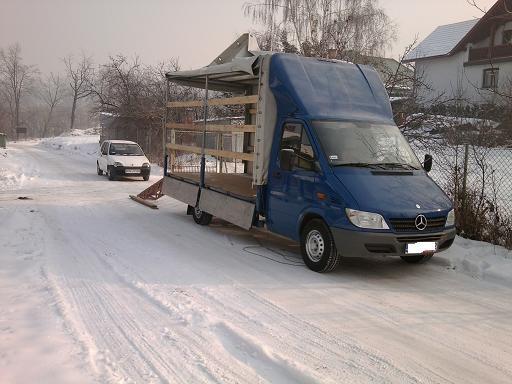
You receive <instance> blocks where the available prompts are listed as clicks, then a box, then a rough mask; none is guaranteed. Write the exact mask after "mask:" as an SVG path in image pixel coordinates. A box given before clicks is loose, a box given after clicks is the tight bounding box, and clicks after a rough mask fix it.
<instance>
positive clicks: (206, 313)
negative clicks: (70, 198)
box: [104, 253, 418, 383]
mask: <svg viewBox="0 0 512 384" xmlns="http://www.w3.org/2000/svg"><path fill="white" fill-rule="evenodd" d="M110 257H111V258H112V257H115V262H114V260H111V263H112V264H110V266H109V268H110V269H112V270H113V271H114V272H115V273H116V274H117V275H118V276H120V278H122V279H123V280H124V281H125V283H126V284H127V285H132V286H133V287H134V288H136V289H138V290H139V291H142V292H141V293H142V294H143V295H145V296H148V298H149V299H150V300H151V301H156V305H158V306H163V307H165V308H167V310H168V311H169V313H170V314H177V313H178V314H181V316H183V317H185V318H186V319H187V321H190V322H191V323H192V324H194V328H198V329H205V330H206V335H204V336H203V337H205V338H206V339H207V340H208V342H209V343H210V344H212V345H217V348H219V347H220V348H222V349H224V351H225V352H226V353H227V354H229V355H231V356H232V357H233V358H234V359H235V360H238V362H239V363H242V364H244V365H245V366H246V369H248V370H252V371H254V372H255V373H256V374H257V375H258V377H259V378H258V380H262V379H264V378H265V375H264V373H265V370H263V371H261V369H262V367H266V368H267V370H269V369H270V367H272V366H274V365H276V366H277V365H278V366H280V367H281V368H280V370H281V372H282V373H283V374H284V373H285V372H286V373H288V377H289V378H290V380H292V381H295V382H297V378H299V377H303V378H305V379H304V380H303V381H304V382H311V383H312V382H333V383H335V382H340V380H350V381H351V382H354V383H357V382H365V383H367V382H375V383H383V382H395V381H396V380H400V381H406V382H409V383H414V382H418V380H417V379H416V378H415V377H413V376H411V375H409V374H407V373H405V372H404V371H402V370H400V369H398V368H397V367H395V366H393V365H392V364H391V363H390V362H389V361H386V360H385V359H383V358H381V357H379V356H378V355H376V354H375V353H372V352H369V351H366V350H364V349H363V348H362V347H360V346H359V345H358V344H357V343H355V342H353V341H351V340H350V339H344V340H340V339H339V338H337V337H335V336H333V335H331V334H326V333H325V332H324V331H322V330H320V329H318V328H316V327H314V326H312V325H310V324H308V323H307V322H305V321H303V320H300V319H298V318H297V317H295V316H293V315H291V314H289V313H288V312H285V311H284V310H282V309H281V308H280V307H277V306H275V305H274V304H272V303H270V302H268V301H267V300H265V299H263V298H262V297H260V296H259V295H257V294H256V293H255V292H253V291H251V290H248V289H245V288H243V287H241V286H239V285H236V284H234V285H226V286H224V287H223V288H222V289H218V288H216V289H208V288H199V287H187V288H182V287H178V286H176V287H173V286H168V285H163V284H145V283H143V282H141V281H142V279H141V278H140V276H133V274H134V273H135V272H134V271H131V270H130V268H129V267H127V266H126V265H125V264H124V263H123V261H122V258H121V257H118V256H117V257H116V256H115V254H114V253H110ZM104 261H105V262H106V263H110V262H108V261H106V260H104ZM114 264H115V266H116V267H119V266H121V265H123V266H124V267H123V268H125V272H124V273H123V272H121V271H116V268H114ZM126 273H128V276H127V275H126ZM130 274H131V275H132V276H130V277H129V275H130ZM248 312H249V313H248ZM251 314H252V315H254V317H257V318H258V319H259V320H258V321H254V320H253V319H252V317H251ZM241 328H243V329H244V331H242V330H241ZM254 335H258V336H259V339H258V340H254V338H253V337H254ZM234 340H235V341H237V343H236V345H238V346H240V348H238V349H237V348H234V347H233V341H234ZM244 346H247V347H248V349H249V350H252V351H253V352H254V351H265V352H264V353H263V352H262V353H259V356H260V357H261V358H262V359H263V361H264V363H262V361H260V360H257V359H251V358H248V359H245V360H244V359H240V354H242V355H247V354H246V353H244V351H243V350H244V349H246V348H245V347H244ZM237 351H238V352H237ZM277 362H279V364H278V363H277ZM311 365H313V366H314V367H313V368H311ZM258 372H260V373H263V376H262V375H259V374H258ZM319 372H321V373H319ZM282 377H283V376H280V378H281V379H282ZM384 377H386V378H389V379H385V378H384ZM298 382H301V381H300V380H299V381H298Z"/></svg>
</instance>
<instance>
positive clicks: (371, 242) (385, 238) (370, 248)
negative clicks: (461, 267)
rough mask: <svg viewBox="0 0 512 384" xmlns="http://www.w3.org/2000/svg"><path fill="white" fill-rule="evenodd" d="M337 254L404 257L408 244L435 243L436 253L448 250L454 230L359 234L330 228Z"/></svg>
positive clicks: (453, 237) (453, 236)
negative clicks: (419, 232)
mask: <svg viewBox="0 0 512 384" xmlns="http://www.w3.org/2000/svg"><path fill="white" fill-rule="evenodd" d="M331 233H332V235H333V237H334V242H335V244H336V248H337V250H338V252H339V253H340V254H341V255H343V256H347V257H358V256H406V253H405V247H406V244H408V243H419V242H434V241H435V242H437V251H436V253H437V252H442V251H445V250H447V249H448V248H450V246H451V245H452V244H453V240H454V239H455V228H452V229H447V230H445V231H442V232H435V233H429V232H427V233H421V234H418V233H412V234H397V233H381V232H363V231H361V232H359V231H349V230H346V229H340V228H331Z"/></svg>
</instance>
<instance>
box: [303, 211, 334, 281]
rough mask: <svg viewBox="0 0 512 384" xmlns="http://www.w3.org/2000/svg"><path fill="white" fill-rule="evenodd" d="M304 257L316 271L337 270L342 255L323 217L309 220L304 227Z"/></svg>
mask: <svg viewBox="0 0 512 384" xmlns="http://www.w3.org/2000/svg"><path fill="white" fill-rule="evenodd" d="M300 249H301V253H302V259H303V260H304V263H305V264H306V265H307V266H308V268H309V269H311V270H312V271H315V272H320V273H324V272H330V271H333V270H335V269H336V268H337V267H338V265H339V263H340V259H341V256H340V255H339V254H338V250H337V249H336V244H335V243H334V239H333V237H332V234H331V231H330V230H329V228H328V227H327V225H326V224H325V223H324V221H323V220H321V219H313V220H311V221H309V222H308V223H307V224H306V225H305V226H304V228H303V230H302V233H301V239H300Z"/></svg>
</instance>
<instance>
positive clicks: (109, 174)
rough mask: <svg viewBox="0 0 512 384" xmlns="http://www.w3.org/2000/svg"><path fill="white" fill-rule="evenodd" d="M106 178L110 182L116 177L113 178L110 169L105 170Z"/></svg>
mask: <svg viewBox="0 0 512 384" xmlns="http://www.w3.org/2000/svg"><path fill="white" fill-rule="evenodd" d="M107 176H108V179H109V180H110V181H112V180H115V179H116V177H115V176H114V174H113V173H112V169H111V168H108V169H107Z"/></svg>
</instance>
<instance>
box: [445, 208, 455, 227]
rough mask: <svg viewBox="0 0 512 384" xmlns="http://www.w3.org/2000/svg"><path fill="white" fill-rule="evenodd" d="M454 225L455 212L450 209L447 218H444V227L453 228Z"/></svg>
mask: <svg viewBox="0 0 512 384" xmlns="http://www.w3.org/2000/svg"><path fill="white" fill-rule="evenodd" d="M454 225H455V210H454V209H452V210H451V211H450V212H448V216H446V225H445V227H453V226H454Z"/></svg>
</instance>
